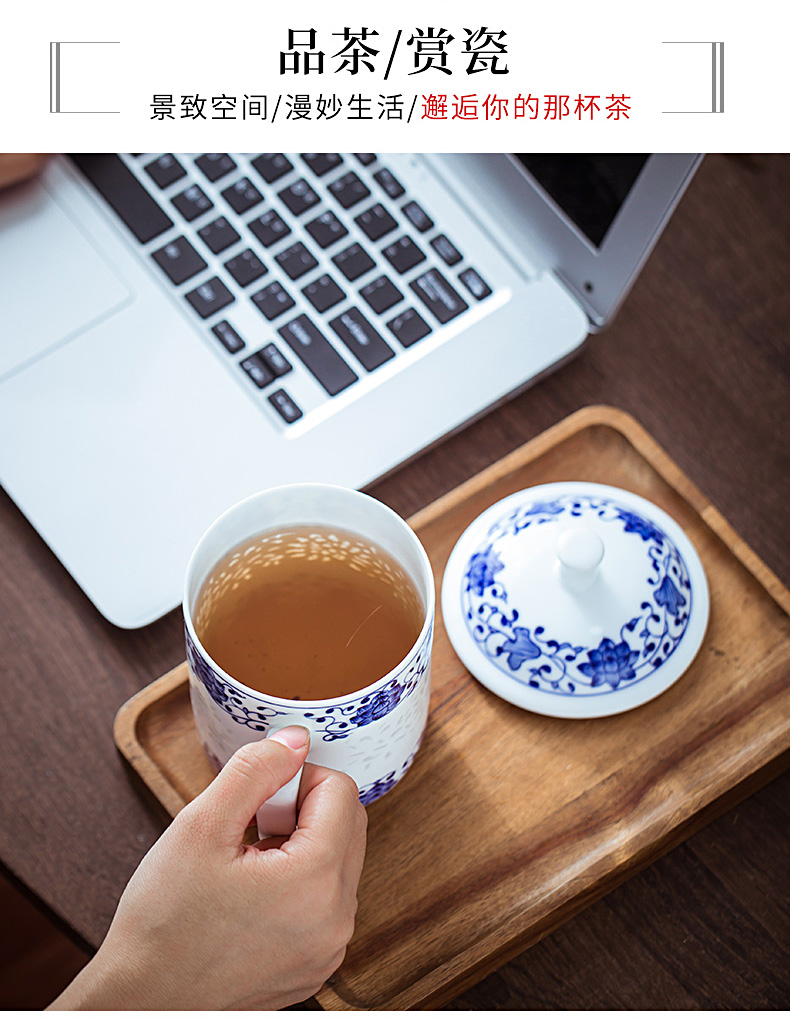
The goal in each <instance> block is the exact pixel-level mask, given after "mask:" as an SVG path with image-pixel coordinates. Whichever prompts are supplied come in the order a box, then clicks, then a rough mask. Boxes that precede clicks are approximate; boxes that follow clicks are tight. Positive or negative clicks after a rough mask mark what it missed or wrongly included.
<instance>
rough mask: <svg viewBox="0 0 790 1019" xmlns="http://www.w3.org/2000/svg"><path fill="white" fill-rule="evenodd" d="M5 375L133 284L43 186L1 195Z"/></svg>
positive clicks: (123, 297)
mask: <svg viewBox="0 0 790 1019" xmlns="http://www.w3.org/2000/svg"><path fill="white" fill-rule="evenodd" d="M0 281H2V291H3V301H2V324H1V327H0V378H2V377H3V376H4V375H7V374H8V373H9V372H11V371H13V370H14V369H15V368H18V367H19V366H21V365H23V364H25V363H26V362H29V361H32V360H35V359H36V358H38V357H40V356H41V355H42V354H43V353H45V352H46V351H47V350H49V349H50V348H52V347H54V346H56V345H57V344H59V343H61V342H62V341H63V340H66V339H70V338H71V337H73V336H76V335H78V334H79V333H80V332H82V331H84V330H85V329H86V328H87V327H88V326H91V325H93V324H94V323H96V322H98V321H99V320H100V319H102V318H104V317H105V316H106V315H108V314H109V313H110V312H112V311H113V310H114V309H115V308H118V307H120V306H121V305H122V304H124V303H125V302H126V301H127V300H128V299H129V298H130V296H131V293H130V291H129V288H128V287H127V286H126V284H125V283H124V282H123V281H122V280H121V279H120V277H119V276H118V275H117V274H116V273H115V271H114V270H113V269H112V268H111V267H110V265H109V264H108V263H107V262H106V261H105V259H104V257H103V256H102V255H101V254H100V252H99V251H98V250H97V248H96V247H94V245H93V243H92V242H91V241H90V240H89V239H88V238H87V237H86V235H85V234H84V233H83V232H82V231H81V230H80V228H79V227H78V226H77V225H76V224H75V223H74V222H73V221H72V220H71V218H70V217H69V215H68V214H67V213H66V212H65V211H64V210H63V209H62V208H61V207H60V205H58V204H57V202H56V201H55V200H54V199H53V198H52V196H51V195H49V194H48V193H47V191H46V190H45V189H44V187H43V186H42V185H41V184H40V183H38V182H37V181H36V182H33V183H31V184H26V185H24V186H22V187H16V188H12V189H11V190H10V191H9V192H8V193H7V194H4V195H3V196H2V197H0Z"/></svg>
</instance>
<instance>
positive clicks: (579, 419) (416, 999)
mask: <svg viewBox="0 0 790 1019" xmlns="http://www.w3.org/2000/svg"><path fill="white" fill-rule="evenodd" d="M597 426H605V427H610V428H612V429H613V430H614V431H616V432H618V433H620V434H621V435H622V436H623V437H624V438H625V440H626V441H627V442H629V443H630V444H631V446H633V448H634V449H635V450H636V451H637V452H638V453H639V454H640V455H641V456H642V458H643V459H645V460H646V461H647V463H648V464H649V465H650V466H651V468H652V469H653V470H654V471H655V472H656V473H657V474H658V475H659V476H660V477H661V478H662V479H663V480H664V481H665V482H666V483H667V484H668V485H669V486H670V488H672V489H673V490H674V491H675V492H677V493H678V494H679V495H680V496H681V497H682V498H683V499H684V500H685V501H686V502H687V503H688V504H689V505H690V506H691V508H692V509H693V510H694V511H695V512H696V513H697V515H698V516H699V517H700V518H701V520H702V521H703V522H704V523H705V524H706V525H707V526H708V527H709V528H710V530H711V531H713V533H714V534H715V535H716V536H717V537H718V538H719V539H720V540H721V541H722V542H723V543H724V544H725V546H726V547H727V549H728V551H729V552H730V554H731V555H733V557H734V558H735V559H736V560H737V561H738V562H739V563H741V565H743V566H744V567H745V568H746V569H747V571H748V572H749V573H750V574H752V576H753V577H754V578H755V579H756V580H757V581H758V583H759V584H760V585H761V586H762V587H763V588H764V589H765V591H766V593H767V594H768V595H769V596H770V597H771V598H772V599H773V601H774V602H776V604H777V605H778V606H779V607H780V609H782V611H783V612H784V613H785V614H786V615H788V616H790V590H788V588H787V587H786V586H785V585H784V584H783V583H782V581H781V580H780V579H779V577H778V576H777V575H776V574H775V573H774V572H773V571H772V570H771V569H770V567H768V565H767V564H766V563H765V562H764V561H763V560H762V559H761V558H760V557H759V556H758V555H757V553H756V552H754V550H753V549H752V548H751V547H750V546H749V545H748V544H747V543H746V541H744V539H742V538H741V537H740V535H739V534H738V533H737V531H735V529H734V528H733V527H732V526H731V525H730V524H729V522H728V521H727V520H726V518H725V517H724V516H723V515H722V514H721V513H720V512H719V511H718V510H717V509H716V507H715V506H714V505H713V504H712V503H711V502H710V500H709V499H708V498H707V497H706V496H705V495H704V494H703V492H702V491H701V490H700V489H699V488H698V487H697V486H696V485H695V484H694V483H693V482H692V481H691V480H690V478H688V476H687V475H686V474H685V473H684V472H683V471H682V470H681V468H680V467H679V466H678V465H677V464H676V463H675V461H674V460H673V459H672V458H671V457H670V456H669V454H668V453H667V452H666V451H665V450H664V449H663V447H662V446H661V445H660V444H659V443H658V441H657V440H656V439H654V438H653V436H652V435H650V433H648V432H647V430H646V429H645V428H644V426H642V425H641V424H640V423H639V421H637V420H636V418H634V417H633V416H632V415H631V414H629V413H628V412H626V411H624V410H622V409H620V408H617V407H613V406H610V405H606V404H592V405H589V406H586V407H583V408H581V409H580V410H577V411H575V412H574V413H572V414H570V415H568V416H567V417H565V418H563V419H562V420H561V421H559V422H557V423H556V424H554V425H552V426H551V427H549V428H548V429H546V430H545V431H543V432H541V433H540V434H539V435H537V436H536V437H535V438H533V439H530V440H529V441H527V442H526V443H523V444H522V445H520V446H518V447H517V448H516V449H514V450H512V451H511V452H510V453H508V454H506V455H505V456H503V457H501V458H500V459H498V460H496V461H494V462H493V463H491V464H489V465H488V466H487V467H485V468H483V469H482V470H481V471H480V472H478V473H476V474H475V475H473V476H472V477H470V478H468V479H467V480H466V481H464V482H462V483H461V484H460V485H458V486H456V487H455V488H453V489H451V490H450V491H449V492H447V493H445V494H444V495H442V496H440V497H439V498H438V499H436V500H434V501H433V502H431V503H430V504H429V505H427V506H425V507H423V508H422V509H420V510H418V511H417V512H416V513H414V514H413V515H412V516H410V517H409V518H408V523H409V524H410V526H411V527H412V528H414V530H419V529H421V528H423V527H425V526H428V525H429V524H432V523H434V522H435V521H436V520H438V519H439V518H440V517H441V516H443V515H444V514H445V513H446V512H447V511H448V510H449V509H451V508H452V507H454V506H455V505H456V504H458V503H461V502H464V501H466V500H468V499H470V498H472V497H474V496H476V495H478V494H479V493H481V492H482V491H484V490H485V489H486V488H488V487H490V486H491V485H492V483H494V482H496V481H499V480H500V479H502V478H503V477H506V476H507V475H509V474H513V473H515V472H516V471H517V470H519V469H521V468H522V467H524V466H525V465H526V464H528V463H529V462H530V461H533V460H536V459H538V458H539V457H540V456H542V455H543V454H544V453H546V452H548V451H549V450H550V449H552V448H553V447H555V446H558V445H560V444H561V443H562V442H563V441H565V440H566V439H568V438H570V437H572V436H573V435H574V434H576V433H578V432H581V431H583V430H585V429H587V428H591V427H597ZM187 682H188V674H187V671H186V662H185V661H182V662H181V663H179V664H178V665H176V666H175V667H174V668H172V669H170V670H169V671H168V672H167V673H165V674H164V675H163V676H161V677H159V678H158V679H156V680H154V681H153V682H152V683H150V684H148V685H147V686H145V687H144V688H143V689H142V690H140V691H138V692H137V693H135V694H134V695H133V696H132V697H130V698H129V699H128V700H127V701H125V702H124V703H123V704H122V705H121V706H120V708H119V709H118V712H117V713H116V716H115V720H114V723H113V735H114V739H115V743H116V746H117V748H118V750H119V752H120V753H121V754H122V756H123V757H124V758H125V759H126V760H127V761H128V763H129V764H130V765H131V767H132V768H133V769H134V770H135V771H136V772H137V774H138V775H139V776H140V778H141V779H142V780H143V782H144V783H145V785H146V786H147V787H148V789H149V790H150V791H151V792H152V793H153V794H154V796H155V797H156V798H157V800H158V801H159V802H160V803H161V804H162V806H163V807H164V808H165V809H166V810H167V811H168V813H169V814H171V816H175V815H176V814H177V813H178V812H179V811H180V810H181V809H182V808H183V807H184V806H185V805H186V802H187V801H186V800H185V799H184V797H183V796H181V794H180V793H178V791H177V790H176V789H175V787H174V786H172V784H171V783H170V781H169V779H168V778H167V777H166V775H165V774H164V772H163V771H162V770H161V769H160V768H159V766H158V765H157V764H156V762H155V761H154V759H153V758H151V757H150V755H149V754H148V753H147V752H146V751H145V749H144V748H143V746H142V744H141V743H140V741H139V740H138V739H137V735H136V730H137V722H138V720H139V719H140V718H141V717H142V715H143V713H144V712H145V711H146V710H147V709H148V708H150V707H151V706H153V705H155V704H156V703H158V702H159V701H160V700H161V699H162V698H163V697H166V696H168V695H170V694H173V693H174V692H176V691H177V690H178V689H179V688H180V687H181V686H183V685H185V684H186V683H187ZM788 764H790V747H785V748H783V749H782V748H780V749H779V751H778V752H777V753H775V754H773V755H772V756H771V757H770V758H769V759H768V760H767V761H765V762H764V763H763V764H762V765H758V766H757V767H756V768H755V769H754V770H753V771H752V772H751V773H748V774H746V775H745V776H743V777H742V778H741V779H740V780H739V781H738V782H736V783H735V784H734V785H733V786H730V787H728V789H727V790H726V791H724V792H723V793H721V795H720V796H719V797H718V798H716V799H714V800H712V801H710V802H709V803H707V804H705V805H703V806H702V807H701V808H700V809H699V810H696V811H694V812H693V813H692V814H691V815H690V816H689V818H687V819H686V820H685V821H684V822H682V823H681V824H679V825H678V826H677V827H675V828H673V829H672V830H671V831H670V832H669V833H668V835H667V837H666V838H665V839H660V840H658V841H656V842H654V843H652V844H651V845H650V846H649V847H647V848H646V849H645V851H644V853H643V854H642V856H641V857H639V858H637V859H634V858H632V859H630V860H629V861H628V865H627V866H623V867H622V868H618V869H615V870H614V871H612V872H610V873H609V874H608V875H607V878H606V880H605V881H603V882H600V885H595V886H592V887H591V888H590V889H588V890H587V892H586V893H585V895H583V896H581V897H580V900H575V901H574V902H573V903H572V904H571V905H572V907H573V908H570V909H567V910H561V911H559V912H561V913H562V915H560V916H559V917H556V918H555V917H552V918H551V922H550V923H549V925H548V926H546V927H544V928H542V929H541V930H540V931H539V932H534V931H521V932H519V933H518V934H516V935H513V937H512V938H510V939H508V940H507V941H506V942H504V943H503V944H500V945H499V947H498V948H497V949H496V950H495V951H493V952H491V953H489V954H488V955H485V957H484V958H482V959H480V958H478V959H477V960H476V961H475V960H472V961H471V963H470V964H468V965H464V964H463V963H462V962H461V960H462V959H463V954H461V955H458V956H455V957H453V959H451V960H448V961H447V962H445V963H444V964H443V965H441V966H440V967H437V969H435V970H433V971H431V973H430V974H428V975H426V976H425V977H423V978H421V979H419V980H418V981H416V983H415V984H414V985H411V986H410V988H409V991H410V992H411V991H413V990H415V989H417V988H418V987H419V985H420V984H430V985H431V986H429V987H426V988H425V993H422V994H421V995H417V996H415V995H414V994H411V995H410V1000H409V1001H408V1002H404V1003H402V1004H401V1003H400V1002H401V1000H402V999H403V998H404V997H405V996H406V995H405V993H404V992H399V993H398V994H397V995H395V997H393V999H392V1000H391V1001H390V1002H389V1004H388V1005H387V1006H386V1007H387V1008H391V1009H399V1008H401V1009H402V1008H406V1009H409V1008H418V1009H425V1008H431V1007H434V1006H435V1005H437V1004H440V1003H442V1002H444V1001H447V1000H450V998H449V997H448V994H449V993H451V994H452V995H456V994H459V993H461V992H462V991H463V990H465V989H466V988H467V987H470V986H473V984H474V983H476V982H477V981H478V980H479V979H481V978H482V977H483V976H484V975H485V974H486V973H488V972H491V971H492V970H493V969H495V968H496V967H497V966H499V965H502V964H504V963H505V962H506V961H507V960H508V959H510V958H512V957H513V956H515V955H516V954H518V953H519V952H521V951H523V950H524V949H525V948H527V947H529V946H530V945H531V944H534V943H536V942H537V941H538V940H540V939H541V938H542V937H545V936H546V935H547V934H549V933H551V932H552V931H553V930H556V929H557V928H558V927H559V926H561V925H562V923H564V922H565V921H566V920H568V919H570V917H571V916H573V915H575V914H576V913H578V912H579V911H580V910H581V909H583V908H584V907H585V906H586V905H588V904H589V903H591V902H593V901H595V900H596V899H598V898H600V897H601V895H603V894H606V892H607V891H609V890H611V889H612V888H614V887H616V886H617V885H618V884H620V883H622V882H623V881H624V880H626V879H627V878H628V877H630V876H631V875H632V874H635V873H637V872H638V871H639V870H641V869H643V868H644V867H646V866H648V865H649V864H650V863H651V862H653V861H654V860H656V859H658V858H659V857H660V856H662V855H664V854H665V853H666V852H667V851H668V850H669V849H671V848H673V847H674V846H676V845H678V844H680V843H681V842H682V841H684V840H685V839H686V838H687V837H688V836H689V835H691V834H692V833H693V832H694V831H696V830H699V829H700V828H701V827H704V825H705V824H707V823H708V822H709V821H711V820H712V819H713V818H714V817H715V816H717V814H718V813H721V812H722V810H725V809H728V808H729V807H730V806H731V805H732V803H733V802H735V801H736V800H739V799H743V798H744V797H746V796H748V795H750V794H751V793H752V792H754V791H756V790H757V789H758V788H759V787H760V786H761V785H763V784H764V783H765V782H767V781H769V780H770V779H771V778H773V777H775V775H778V774H780V773H781V771H783V770H784V769H785V768H786V767H787V766H788ZM733 794H734V795H735V797H736V800H733ZM722 800H726V801H727V802H726V803H724V805H723V806H720V803H721V801H722ZM450 970H459V971H460V974H456V978H455V979H454V974H453V973H452V972H446V973H445V975H444V976H443V977H441V976H439V975H440V974H442V973H443V972H444V971H450ZM316 999H317V1000H318V1002H319V1004H320V1005H321V1007H322V1008H324V1009H328V1010H336V1011H357V1010H359V1009H358V1007H357V1006H355V1005H353V1004H350V1003H349V1002H348V1001H347V1000H346V999H344V998H342V997H340V995H339V994H338V993H337V992H335V991H334V990H333V989H332V987H331V985H325V986H324V987H323V988H322V989H321V990H320V991H319V992H318V993H317V994H316ZM361 1008H362V1010H363V1011H366V1010H367V1008H365V1007H361Z"/></svg>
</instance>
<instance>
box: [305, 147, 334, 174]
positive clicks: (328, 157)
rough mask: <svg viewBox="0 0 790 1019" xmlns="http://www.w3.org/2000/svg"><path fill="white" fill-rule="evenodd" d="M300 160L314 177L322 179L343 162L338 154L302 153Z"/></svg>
mask: <svg viewBox="0 0 790 1019" xmlns="http://www.w3.org/2000/svg"><path fill="white" fill-rule="evenodd" d="M302 159H303V160H304V161H305V163H307V165H308V166H309V167H310V169H311V170H312V171H313V173H314V174H315V175H316V177H323V176H324V174H325V173H329V171H330V170H334V168H335V167H336V166H340V164H341V163H342V162H343V157H342V156H341V155H340V153H338V152H303V153H302Z"/></svg>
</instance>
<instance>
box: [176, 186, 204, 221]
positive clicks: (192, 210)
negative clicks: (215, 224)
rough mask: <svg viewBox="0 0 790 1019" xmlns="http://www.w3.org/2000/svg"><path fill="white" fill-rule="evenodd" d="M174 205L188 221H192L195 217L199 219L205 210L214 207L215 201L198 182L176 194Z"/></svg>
mask: <svg viewBox="0 0 790 1019" xmlns="http://www.w3.org/2000/svg"><path fill="white" fill-rule="evenodd" d="M173 205H174V206H175V207H176V208H177V209H178V211H179V212H180V213H181V215H182V216H183V217H184V219H185V220H186V221H187V223H191V222H192V220H193V219H197V218H198V216H202V215H203V213H204V212H208V210H209V209H213V208H214V203H213V202H212V201H211V199H210V198H209V197H208V195H207V194H205V192H204V191H203V190H202V189H201V188H199V187H198V186H197V184H192V185H190V186H189V187H188V188H187V189H186V191H182V192H181V193H180V194H178V195H176V196H175V198H174V199H173Z"/></svg>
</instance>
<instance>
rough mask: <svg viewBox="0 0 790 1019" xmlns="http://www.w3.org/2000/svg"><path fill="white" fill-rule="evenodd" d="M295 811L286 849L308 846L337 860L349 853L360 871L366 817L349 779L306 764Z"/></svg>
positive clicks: (363, 851) (329, 769)
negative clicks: (295, 820) (294, 818)
mask: <svg viewBox="0 0 790 1019" xmlns="http://www.w3.org/2000/svg"><path fill="white" fill-rule="evenodd" d="M297 807H298V819H297V829H296V831H295V832H294V833H293V835H292V836H291V838H290V840H289V842H288V843H287V845H288V846H289V847H292V848H293V849H296V850H298V849H299V848H300V846H302V845H305V844H308V845H309V846H310V847H311V851H313V852H320V853H321V854H322V855H323V856H325V857H330V858H331V857H337V858H338V859H342V858H344V857H345V856H346V855H347V853H349V851H350V852H351V856H352V861H353V863H354V865H355V866H356V863H357V861H358V863H359V868H360V870H361V867H362V859H363V858H364V855H365V830H366V828H367V814H366V813H365V808H364V807H363V806H362V804H361V803H360V802H359V790H358V789H357V785H356V782H354V780H353V779H352V778H350V777H349V776H348V775H346V774H345V773H344V772H341V771H333V770H332V769H331V768H323V767H321V766H320V765H315V764H306V765H305V766H304V772H303V775H302V783H301V786H300V789H299V799H298V802H297ZM283 848H285V847H283Z"/></svg>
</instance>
